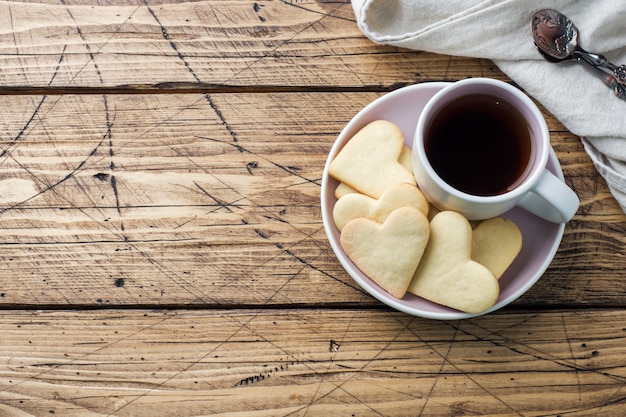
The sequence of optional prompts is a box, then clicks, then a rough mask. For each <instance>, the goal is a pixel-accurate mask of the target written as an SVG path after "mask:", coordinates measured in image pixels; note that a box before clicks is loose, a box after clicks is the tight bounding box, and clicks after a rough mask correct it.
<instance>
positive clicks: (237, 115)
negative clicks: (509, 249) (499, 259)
mask: <svg viewBox="0 0 626 417" xmlns="http://www.w3.org/2000/svg"><path fill="white" fill-rule="evenodd" d="M477 76H483V77H492V78H497V79H501V80H505V81H508V82H510V81H511V80H509V79H508V78H507V77H506V76H505V75H504V74H503V73H501V72H500V71H499V70H498V68H497V67H495V65H494V64H493V63H492V62H490V61H488V60H483V59H469V58H459V57H451V56H442V55H435V54H431V53H424V52H415V51H408V50H402V49H397V48H392V47H387V46H380V45H376V44H374V43H372V42H370V41H369V40H367V39H366V38H364V37H363V36H362V34H361V33H360V31H359V30H358V28H357V26H356V24H355V19H354V13H353V11H352V8H351V5H350V3H349V2H348V1H347V0H339V1H326V0H317V1H314V0H310V1H300V0H291V1H289V0H287V1H279V0H270V1H264V0H257V1H244V0H223V1H198V2H189V3H185V2H180V1H173V0H158V1H154V0H145V1H137V0H119V1H106V2H103V1H97V0H88V1H74V0H41V1H18V0H16V1H2V2H0V135H1V136H0V147H1V150H0V229H1V231H2V234H1V236H0V248H1V251H0V329H1V333H0V415H1V416H50V415H56V416H119V417H122V416H146V417H148V416H149V417H159V416H207V415H223V416H235V415H236V416H358V417H363V416H418V415H419V416H425V417H426V416H464V415H481V416H509V415H510V416H557V415H558V416H568V417H569V416H596V415H598V416H623V415H624V414H625V413H626V411H625V410H626V310H625V309H624V307H626V279H624V278H625V277H624V273H623V271H624V268H625V267H626V257H625V256H624V254H625V253H624V252H625V251H624V248H625V245H624V242H625V237H624V236H625V230H624V229H625V226H626V222H625V221H626V217H625V216H624V214H623V213H622V211H621V210H620V208H619V207H618V205H617V203H616V202H615V200H614V199H613V198H612V196H611V194H610V193H609V191H608V189H607V186H606V183H605V182H604V180H603V179H602V177H600V176H599V175H598V173H597V172H596V171H595V169H594V167H593V165H592V163H591V161H590V159H589V158H588V156H587V154H586V153H585V151H584V149H583V147H582V145H581V142H580V140H579V138H578V137H576V136H575V135H573V134H572V133H570V132H568V131H567V130H566V129H565V128H564V127H563V126H562V125H561V124H560V123H559V122H558V121H557V120H556V119H555V118H554V117H553V116H551V115H550V114H549V113H548V112H546V111H545V110H544V114H545V117H546V119H547V121H548V125H549V128H550V130H551V133H552V144H553V147H554V149H555V151H556V154H557V157H558V159H559V161H560V163H561V165H562V168H563V173H564V176H565V179H566V182H567V183H568V184H569V185H570V186H571V187H572V188H573V189H574V190H575V191H576V193H577V194H578V196H579V197H580V200H581V206H580V209H579V211H578V213H577V214H576V216H575V217H574V219H573V220H572V221H570V222H569V223H568V224H567V226H566V229H565V235H564V238H563V241H562V243H561V246H560V249H559V251H558V253H557V255H556V257H555V259H554V260H553V262H552V264H551V265H550V267H549V269H548V270H547V271H546V273H545V274H544V276H543V277H542V278H541V279H540V280H539V282H538V283H537V284H536V285H535V286H534V287H533V288H532V289H531V290H530V291H529V292H528V293H527V294H525V295H524V296H522V297H521V298H519V299H518V300H517V301H515V302H514V303H513V304H511V305H510V306H508V307H506V308H504V309H502V310H499V311H498V312H495V313H493V314H489V315H487V316H482V317H479V318H474V319H468V320H461V321H435V320H427V319H422V318H418V317H413V316H409V315H406V314H404V313H400V312H397V311H394V310H391V309H389V308H387V307H386V306H384V305H382V304H381V303H379V302H377V301H376V300H374V299H373V298H372V297H370V296H369V295H368V294H367V293H366V292H365V291H363V290H362V289H361V288H360V287H359V286H358V285H357V284H356V283H355V282H354V281H353V280H352V279H351V278H350V277H349V276H348V275H347V274H346V272H345V271H344V270H343V269H342V267H341V265H340V264H339V262H338V261H337V259H336V258H335V256H334V254H333V252H332V250H331V247H330V245H329V243H328V241H327V238H326V235H325V233H324V229H323V226H322V220H321V213H320V200H319V196H320V183H321V176H322V169H323V166H324V163H325V159H326V156H327V154H328V152H329V150H330V147H331V145H332V143H333V141H334V140H335V138H336V137H337V135H338V133H339V132H340V131H341V129H342V128H343V127H344V125H345V124H346V123H347V122H348V121H349V120H350V119H351V118H352V117H353V116H354V115H355V113H356V112H358V111H359V110H360V109H361V108H362V107H363V106H365V105H366V104H368V103H369V102H371V101H372V100H374V99H376V98H377V97H380V96H382V95H384V94H385V93H387V92H389V91H392V90H395V89H397V88H399V87H402V86H406V85H411V84H416V83H422V82H428V81H455V80H459V79H463V78H467V77H477Z"/></svg>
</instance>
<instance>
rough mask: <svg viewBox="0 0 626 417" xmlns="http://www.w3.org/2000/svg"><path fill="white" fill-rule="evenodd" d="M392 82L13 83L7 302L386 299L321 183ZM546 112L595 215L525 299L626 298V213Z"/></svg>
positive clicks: (1, 182) (6, 179) (592, 301)
mask: <svg viewBox="0 0 626 417" xmlns="http://www.w3.org/2000/svg"><path fill="white" fill-rule="evenodd" d="M379 96H380V94H379V93H308V94H302V93H272V94H213V95H202V94H183V95H169V94H168V95H105V96H101V95H62V96H26V95H24V96H0V108H3V109H4V110H3V111H2V112H1V113H0V126H2V128H1V129H0V132H2V133H1V135H2V137H1V138H0V146H1V147H2V150H3V151H2V155H1V158H0V168H1V171H0V191H1V192H0V204H1V205H0V228H1V229H2V231H3V232H2V235H1V236H0V246H1V249H2V250H1V251H0V282H1V288H0V294H1V296H0V305H5V306H9V305H13V306H26V305H33V306H38V305H67V304H70V305H136V304H140V305H171V306H176V305H187V304H198V305H212V306H216V305H231V304H234V303H236V304H244V305H246V304H249V305H281V304H293V303H295V304H310V303H314V304H318V303H365V304H376V303H375V302H374V301H373V300H372V299H371V298H370V297H369V296H367V295H366V294H365V293H364V292H363V291H362V290H361V289H360V288H359V287H357V285H356V284H355V282H354V281H353V280H352V279H351V278H350V277H349V276H348V275H347V274H346V273H345V272H344V271H343V269H342V267H341V266H340V264H339V263H338V262H337V260H336V259H335V257H334V255H333V252H332V250H331V248H330V246H329V244H328V242H327V239H326V236H325V233H324V230H323V228H322V223H321V214H320V208H319V193H320V178H321V175H322V169H323V165H324V162H325V158H326V156H327V154H328V151H329V149H330V146H331V145H332V142H333V141H334V139H335V137H336V135H337V134H338V132H339V131H340V130H341V128H342V127H343V126H344V125H345V123H347V122H348V120H349V119H350V117H352V115H353V114H355V113H356V112H357V111H358V110H360V108H361V107H363V106H364V105H366V104H367V103H369V102H370V101H372V100H373V99H375V98H376V97H379ZM548 120H549V124H550V129H551V131H552V132H553V142H554V146H555V149H556V151H557V155H558V157H559V158H560V160H561V164H562V165H563V169H564V172H565V176H566V178H567V181H568V183H569V184H571V185H572V186H573V187H574V189H575V190H576V192H577V193H578V194H579V196H580V198H581V200H582V206H581V209H580V213H581V215H580V216H577V217H576V218H575V219H574V220H573V221H572V222H570V223H569V224H568V226H567V229H566V234H565V237H564V240H563V242H562V246H561V249H560V251H559V253H558V254H557V257H556V259H555V260H554V262H553V264H552V266H551V268H550V269H549V270H548V271H547V273H546V274H545V277H544V278H543V279H542V280H541V281H540V282H539V283H538V285H537V286H536V287H535V288H534V289H533V290H531V292H530V293H529V294H527V295H526V296H525V297H523V298H522V299H521V300H519V301H518V302H517V303H518V305H528V306H532V305H536V304H537V303H541V304H544V305H545V304H546V303H548V304H553V305H563V304H570V303H576V304H578V305H624V304H626V303H625V301H626V282H624V281H623V280H621V279H618V278H620V277H621V276H622V271H623V270H624V269H625V268H626V263H625V262H626V260H625V258H624V256H623V254H624V239H625V238H624V236H625V235H626V233H624V225H625V224H626V223H625V222H624V220H625V217H624V215H623V213H622V212H621V210H620V209H619V207H618V206H617V204H616V202H615V200H614V199H613V198H612V197H611V196H610V194H609V192H608V190H607V188H606V184H605V183H604V182H603V181H602V179H601V177H599V175H598V174H597V173H596V171H595V170H594V168H593V166H592V163H591V162H590V160H589V158H588V156H587V155H586V154H585V152H584V150H583V148H582V146H581V144H580V142H579V140H578V139H577V138H576V137H574V136H573V135H571V134H570V133H568V132H567V131H565V130H564V129H563V127H562V126H560V125H559V124H558V122H556V121H555V120H554V119H553V118H551V117H550V116H549V115H548ZM313 288H315V291H312V289H313Z"/></svg>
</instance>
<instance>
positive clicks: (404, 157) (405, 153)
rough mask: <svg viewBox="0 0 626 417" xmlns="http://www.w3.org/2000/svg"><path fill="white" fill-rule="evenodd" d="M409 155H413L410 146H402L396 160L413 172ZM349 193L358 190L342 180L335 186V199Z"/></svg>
mask: <svg viewBox="0 0 626 417" xmlns="http://www.w3.org/2000/svg"><path fill="white" fill-rule="evenodd" d="M411 155H413V153H412V151H411V148H409V147H408V146H405V147H404V148H402V152H400V156H399V157H398V162H399V163H400V165H402V166H403V167H404V168H406V170H407V171H409V172H410V173H411V174H412V173H413V161H412V156H411ZM350 193H358V191H357V190H355V189H354V188H352V187H350V186H349V185H346V184H344V183H343V182H340V183H339V185H338V186H337V188H335V197H336V198H337V199H340V198H341V197H343V196H345V195H348V194H350Z"/></svg>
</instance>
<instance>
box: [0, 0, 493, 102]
mask: <svg viewBox="0 0 626 417" xmlns="http://www.w3.org/2000/svg"><path fill="white" fill-rule="evenodd" d="M104 3H108V2H104ZM115 3H116V4H115V5H110V4H103V2H100V1H97V0H88V1H81V2H70V1H63V2H58V1H56V0H54V1H53V0H50V1H41V2H36V3H33V2H30V1H11V2H0V27H1V28H4V29H2V30H0V68H2V72H1V73H0V80H1V81H2V82H1V83H0V84H1V85H2V86H1V87H0V92H2V91H4V92H6V91H15V90H16V89H17V90H19V89H26V90H28V89H31V88H33V87H38V88H55V89H57V91H60V90H58V89H59V88H113V87H115V88H119V89H134V88H139V89H145V88H158V89H161V90H163V89H165V90H169V89H189V88H196V89H197V88H202V89H223V88H226V87H228V86H231V87H232V86H237V87H243V86H252V87H253V88H255V89H259V88H263V87H266V88H282V89H285V88H289V87H306V88H309V89H310V88H316V87H318V88H322V89H332V88H337V87H340V88H350V87H354V88H362V87H366V88H376V89H388V88H390V87H393V86H395V87H397V86H399V85H405V84H407V83H410V82H417V81H425V80H455V79H459V78H465V77H467V76H470V75H471V76H478V75H481V76H489V77H494V78H503V77H504V76H503V74H502V73H501V72H500V71H499V70H498V69H497V68H496V67H495V66H494V64H493V63H492V62H490V61H488V60H481V59H473V58H456V57H448V56H440V55H435V54H429V53H420V52H414V51H408V50H403V49H398V48H392V47H386V46H379V45H376V44H374V43H373V42H371V41H369V40H368V39H366V38H365V37H364V36H363V35H362V34H361V32H360V31H359V29H358V27H357V25H356V22H355V19H354V12H353V10H352V7H351V4H350V2H349V1H347V0H340V1H333V2H327V1H307V2H300V1H298V2H285V1H266V0H259V1H256V2H245V1H238V0H224V1H197V2H184V1H180V0H178V1H175V0H164V1H158V2H156V1H149V2H148V1H146V2H139V1H134V0H133V1H117V2H115Z"/></svg>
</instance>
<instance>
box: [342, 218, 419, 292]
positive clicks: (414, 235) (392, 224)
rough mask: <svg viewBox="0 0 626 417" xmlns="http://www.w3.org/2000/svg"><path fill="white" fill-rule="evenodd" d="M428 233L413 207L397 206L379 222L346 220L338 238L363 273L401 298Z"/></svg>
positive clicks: (362, 219) (411, 276) (415, 266)
mask: <svg viewBox="0 0 626 417" xmlns="http://www.w3.org/2000/svg"><path fill="white" fill-rule="evenodd" d="M428 237H429V225H428V220H427V219H426V216H424V214H423V213H422V212H420V211H419V210H417V209H415V208H413V207H400V208H399V209H396V210H394V211H393V212H391V214H389V216H387V219H386V220H385V222H384V223H382V224H381V223H378V222H375V221H374V220H370V219H366V218H357V219H354V220H352V221H350V222H348V223H347V224H346V225H345V227H344V228H343V230H342V232H341V237H340V241H341V246H342V248H343V250H344V251H345V252H346V254H347V255H348V257H349V258H350V259H351V260H352V262H354V264H355V265H356V266H357V267H358V268H359V269H360V270H361V271H362V272H363V273H364V274H365V275H367V276H368V277H369V278H370V279H372V280H373V281H374V282H376V283H377V284H378V285H379V286H381V287H382V288H383V289H385V290H386V291H387V292H389V293H390V294H391V295H393V296H394V297H397V298H402V297H404V295H405V294H406V290H407V287H408V285H409V282H410V281H411V278H413V273H414V272H415V269H416V268H417V265H418V264H419V262H420V259H421V258H422V254H423V253H424V249H425V248H426V243H427V242H428Z"/></svg>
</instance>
